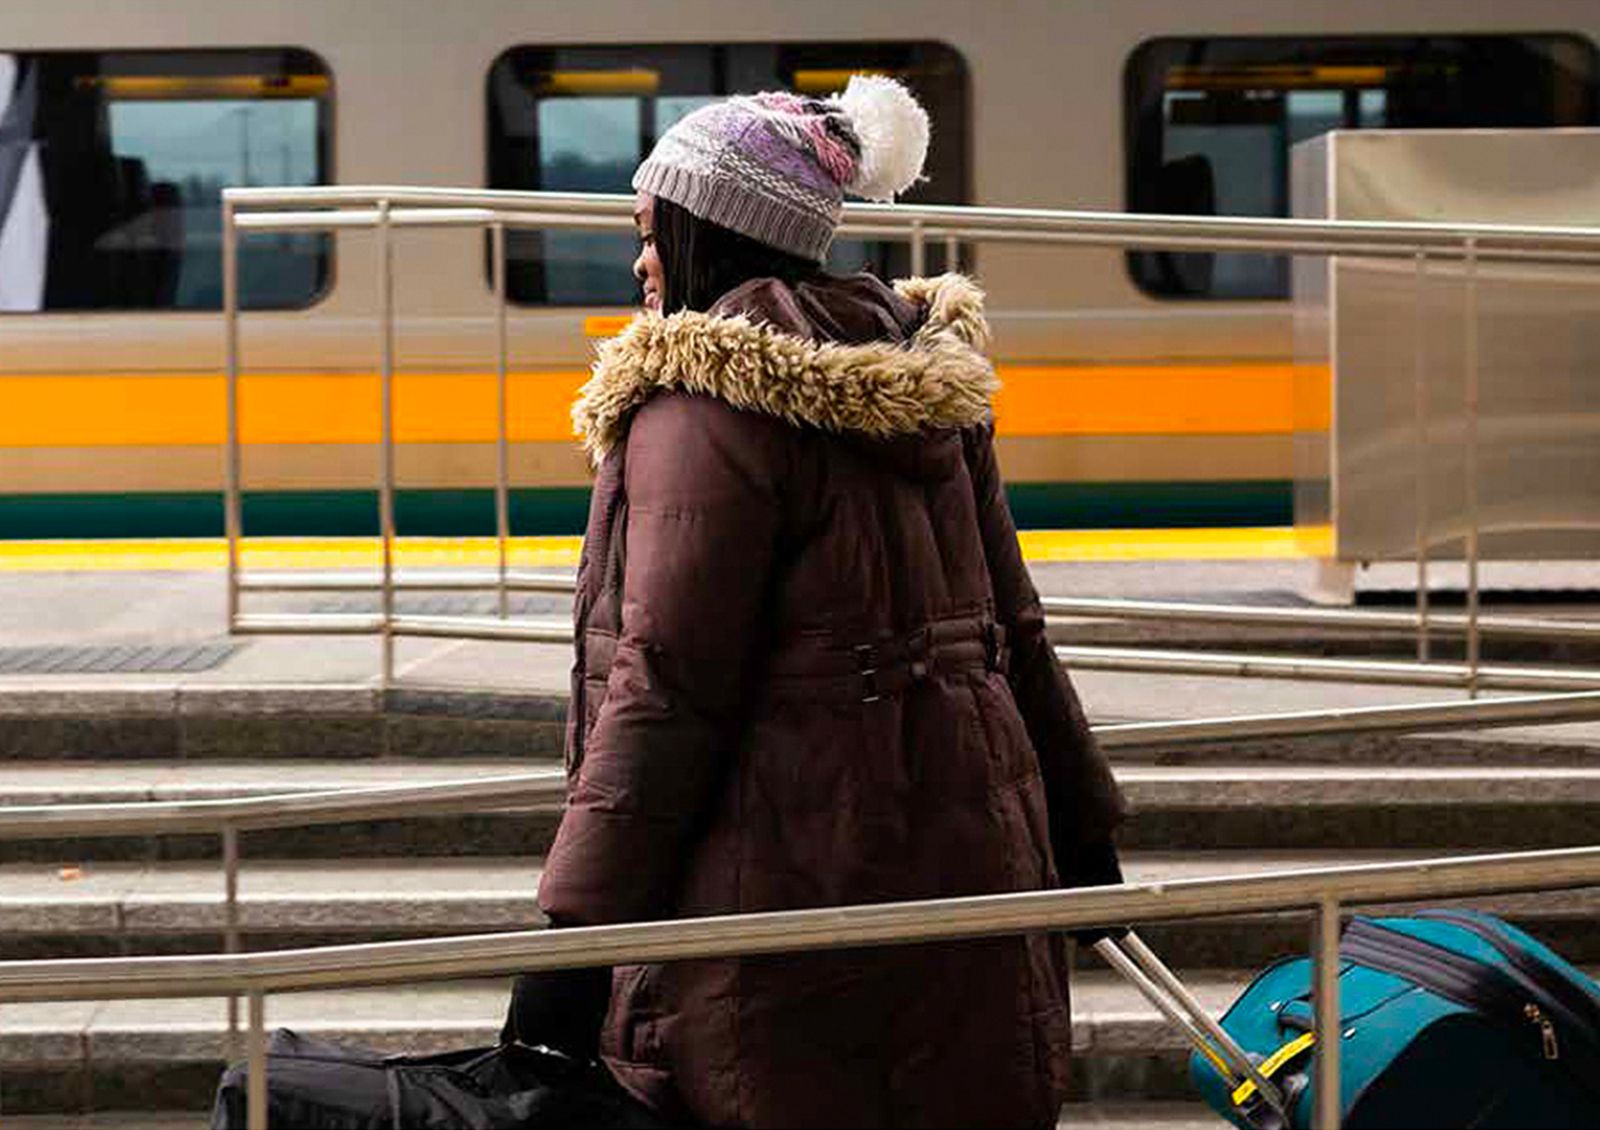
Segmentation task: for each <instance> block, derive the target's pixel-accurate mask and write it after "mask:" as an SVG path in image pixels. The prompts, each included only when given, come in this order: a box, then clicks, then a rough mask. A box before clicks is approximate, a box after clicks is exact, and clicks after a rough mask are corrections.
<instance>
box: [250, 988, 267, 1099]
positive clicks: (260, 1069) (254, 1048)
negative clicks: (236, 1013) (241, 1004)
mask: <svg viewBox="0 0 1600 1130" xmlns="http://www.w3.org/2000/svg"><path fill="white" fill-rule="evenodd" d="M265 1013H266V1002H265V1001H264V1000H263V998H262V993H261V990H259V989H252V990H251V991H250V1054H249V1069H248V1070H249V1074H248V1076H247V1077H246V1080H245V1086H246V1091H245V1104H246V1108H247V1110H248V1119H247V1125H248V1126H249V1128H250V1130H267V1032H266V1016H265Z"/></svg>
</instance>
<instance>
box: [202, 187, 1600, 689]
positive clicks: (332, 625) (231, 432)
mask: <svg viewBox="0 0 1600 1130" xmlns="http://www.w3.org/2000/svg"><path fill="white" fill-rule="evenodd" d="M633 207H634V200H633V198H632V197H630V196H626V195H618V194H598V193H597V194H588V193H551V192H518V191H509V190H494V189H457V188H419V187H410V186H323V187H310V188H292V189H277V188H231V189H226V190H225V191H224V193H223V244H224V248H223V250H224V256H223V258H224V274H225V279H224V321H225V327H226V343H225V344H226V354H227V377H228V397H227V406H228V407H227V411H228V448H229V457H228V460H227V472H228V474H227V505H226V508H225V512H226V517H227V531H228V564H229V569H228V577H229V584H228V613H229V624H230V628H231V629H234V630H238V629H239V628H241V627H246V624H245V623H244V622H243V621H242V620H241V617H240V598H241V595H242V593H243V592H245V591H266V590H267V589H269V588H271V587H272V586H271V585H269V584H267V583H265V582H254V583H252V584H250V585H249V586H244V585H242V584H241V583H240V579H241V569H240V554H239V540H240V536H241V509H242V507H241V502H240V494H239V491H240V457H239V426H238V394H237V383H238V372H239V337H238V315H239V309H238V289H237V280H236V278H235V277H234V276H235V274H236V272H237V240H238V238H239V233H240V232H241V231H263V230H287V229H290V228H293V229H296V230H305V229H318V230H331V229H334V228H341V227H342V228H348V227H359V228H367V227H370V228H374V229H376V230H377V231H378V233H379V242H380V245H381V246H380V249H379V256H378V260H379V263H378V284H379V293H380V296H382V303H381V305H382V318H381V322H382V333H381V344H382V349H381V350H380V353H381V358H382V363H381V366H380V368H381V372H380V377H381V381H380V383H381V385H382V388H383V401H384V410H383V413H382V419H383V428H382V440H381V442H382V446H383V449H384V458H383V461H382V465H383V468H384V471H383V476H382V479H383V481H382V483H381V484H380V492H379V495H380V504H379V510H380V526H381V528H382V530H383V550H384V552H383V558H384V568H383V570H382V573H381V577H380V582H379V585H378V588H379V590H380V592H381V594H382V602H383V612H382V614H381V615H380V616H379V617H376V618H367V619H365V620H362V619H357V618H350V617H346V618H343V619H340V620H338V621H334V620H326V621H323V622H322V623H321V624H320V626H319V625H317V624H310V623H308V622H307V621H306V620H305V619H303V618H300V619H296V618H288V617H286V618H279V619H276V620H262V619H260V618H253V619H252V621H251V622H250V623H249V624H248V630H251V631H257V632H266V631H272V632H303V631H308V630H309V631H318V630H331V631H335V632H346V633H351V632H361V633H368V632H372V631H376V632H378V633H379V634H380V635H381V638H382V641H383V672H382V678H383V681H384V683H385V684H387V683H388V682H389V681H391V680H392V678H393V673H394V672H393V657H394V640H395V637H396V636H397V635H400V634H427V635H445V634H449V633H448V632H447V631H446V630H444V629H442V628H441V626H440V624H439V623H438V622H437V621H436V620H435V621H431V622H428V621H425V622H414V621H405V620H402V621H401V622H399V623H398V624H397V623H396V618H395V615H394V594H395V592H396V588H397V586H396V585H395V583H394V562H393V535H394V514H393V509H394V481H393V458H392V449H393V445H394V434H393V426H392V424H393V393H392V378H393V372H394V349H393V344H394V308H393V303H392V294H393V278H392V275H393V257H392V250H391V243H392V240H393V237H394V232H395V230H396V229H397V228H403V227H409V226H416V225H427V226H440V225H443V226H454V227H465V228H486V229H487V230H488V231H489V232H490V234H491V236H492V247H493V249H494V254H493V256H492V258H493V260H494V262H493V270H492V278H493V280H494V286H493V290H494V301H495V322H496V348H497V366H496V370H497V386H496V387H497V405H498V416H499V425H500V426H499V434H498V437H497V444H498V453H499V458H498V461H497V462H498V468H499V469H498V472H497V481H496V488H495V498H496V537H497V543H498V545H499V557H500V561H499V569H498V575H497V579H496V581H495V582H494V583H493V585H492V586H488V587H492V588H494V589H495V590H496V591H497V592H498V597H499V601H498V603H499V611H500V614H501V616H502V617H504V616H505V615H506V613H507V610H508V603H509V602H508V593H510V592H512V591H517V590H516V588H515V587H514V586H513V583H512V581H511V579H510V570H509V568H508V564H507V558H508V554H507V543H508V541H509V538H510V529H509V506H508V504H507V492H508V489H509V486H508V482H507V473H508V472H507V466H508V460H507V456H506V451H507V444H508V437H507V435H506V427H505V424H506V412H505V406H506V393H507V364H506V362H507V357H506V332H505V328H506V317H507V313H506V305H507V300H506V294H505V286H504V279H505V264H504V255H505V243H506V240H505V232H506V230H507V229H508V228H522V227H530V226H531V227H540V226H559V227H570V226H578V227H598V228H614V227H624V226H627V225H628V224H630V223H631V222H632V221H631V213H632V210H633ZM286 209H287V210H288V211H285V210H286ZM842 220H843V226H842V227H841V232H842V233H843V234H846V235H871V236H879V237H888V238H894V239H907V240H909V242H910V244H911V252H912V270H913V272H914V273H921V272H922V270H923V269H924V266H925V250H926V244H927V241H928V240H929V239H943V240H944V241H945V244H946V247H947V248H949V247H953V246H955V245H956V244H957V243H958V242H959V241H962V240H965V241H969V242H983V241H998V242H1013V243H1036V244H1073V245H1083V246H1106V247H1122V248H1150V247H1157V248H1168V249H1185V250H1196V251H1240V250H1247V251H1272V252H1292V253H1302V254H1347V255H1361V256H1376V257H1385V258H1398V259H1410V260H1412V262H1413V263H1414V264H1415V270H1416V277H1417V281H1418V293H1419V295H1420V293H1421V288H1422V285H1423V283H1424V281H1425V279H1426V277H1427V263H1428V260H1429V259H1430V258H1432V259H1434V260H1459V261H1460V262H1461V263H1462V264H1463V275H1464V279H1465V284H1466V292H1467V301H1466V311H1467V326H1466V342H1465V349H1464V357H1463V370H1464V374H1465V375H1464V380H1463V387H1464V407H1465V410H1466V412H1467V415H1468V429H1467V431H1468V443H1467V452H1466V458H1465V460H1464V470H1465V478H1466V481H1467V491H1466V498H1467V508H1468V514H1467V516H1466V535H1465V546H1466V549H1465V557H1466V561H1467V609H1466V615H1465V616H1464V617H1460V618H1454V617H1451V618H1445V619H1444V620H1443V622H1442V623H1441V624H1440V625H1439V627H1440V628H1442V630H1445V631H1448V632H1451V633H1455V632H1460V633H1461V634H1464V635H1465V637H1466V653H1467V654H1466V662H1465V665H1464V667H1463V668H1462V670H1461V671H1460V673H1459V674H1456V673H1454V672H1452V673H1451V674H1449V675H1448V676H1447V677H1445V678H1444V679H1443V680H1442V681H1445V682H1448V683H1451V684H1459V685H1463V686H1465V687H1466V689H1467V691H1468V693H1469V695H1472V696H1474V697H1475V696H1476V695H1477V693H1478V691H1479V690H1480V689H1482V688H1485V687H1488V686H1491V685H1501V686H1505V685H1508V684H1506V683H1505V682H1504V681H1503V678H1502V677H1501V676H1500V675H1499V674H1496V673H1493V672H1491V673H1489V674H1490V677H1489V678H1487V679H1486V678H1485V677H1484V674H1485V673H1484V672H1483V670H1482V665H1481V662H1480V635H1481V634H1482V631H1483V629H1484V624H1483V619H1484V618H1482V617H1481V616H1480V613H1479V585H1478V558H1479V552H1478V550H1479V544H1478V543H1479V538H1478V533H1479V527H1478V514H1477V491H1476V481H1477V450H1476V422H1475V421H1476V411H1477V391H1476V390H1477V383H1478V381H1477V370H1478V366H1479V363H1480V359H1479V352H1480V351H1479V349H1478V335H1477V324H1476V319H1477V313H1476V311H1477V268H1478V264H1479V263H1481V262H1485V261H1514V262H1539V263H1580V264H1591V265H1592V264H1596V263H1600V228H1595V227H1581V226H1561V227H1552V226H1532V225H1518V224H1475V223H1450V222H1396V221H1352V220H1302V219H1287V218H1282V219H1267V218H1256V217H1235V216H1162V215H1146V214H1128V213H1113V212H1086V211H1051V210H1044V209H1032V208H986V207H970V206H957V205H900V204H896V205H884V204H856V203H852V204H848V205H846V206H845V208H844V211H843V216H842ZM1415 360H1416V365H1415V369H1416V378H1415V379H1416V382H1417V386H1418V396H1417V404H1418V416H1417V421H1416V424H1417V435H1418V442H1419V452H1420V451H1422V450H1424V449H1425V446H1426V443H1427V421H1426V397H1425V396H1424V395H1423V393H1422V381H1423V377H1424V373H1425V365H1424V357H1423V350H1422V348H1421V345H1420V339H1419V344H1418V348H1417V350H1416V358H1415ZM1417 491H1418V500H1419V507H1418V532H1417V571H1418V585H1417V612H1416V615H1415V616H1414V617H1413V620H1412V623H1413V625H1414V630H1415V631H1416V634H1417V652H1418V658H1419V660H1421V661H1423V662H1424V663H1425V662H1426V660H1427V659H1428V657H1429V650H1430V633H1431V632H1432V631H1434V630H1435V626H1434V623H1433V621H1432V620H1431V618H1430V615H1429V609H1428V584H1427V569H1428V550H1429V546H1430V537H1429V535H1428V531H1427V517H1426V492H1425V487H1424V484H1423V481H1422V479H1421V478H1419V480H1418V487H1417ZM287 584H290V585H294V582H292V581H290V582H287ZM407 587H412V586H407ZM414 587H424V586H422V585H417V586H414ZM463 587H465V586H463ZM295 591H304V590H301V589H299V588H298V586H297V587H296V589H295ZM538 591H544V590H538ZM1102 611H1106V610H1104V609H1102ZM1124 611H1127V612H1128V614H1129V615H1131V616H1140V617H1143V618H1151V617H1155V616H1159V615H1162V613H1160V612H1158V611H1153V610H1138V611H1135V610H1131V609H1124ZM1216 615H1217V614H1216V613H1205V614H1203V617H1202V616H1201V615H1200V614H1197V613H1196V612H1195V611H1194V610H1193V609H1187V610H1183V611H1179V610H1173V612H1172V615H1171V618H1173V619H1178V618H1190V619H1194V618H1215V617H1216ZM1256 619H1257V620H1258V621H1265V620H1267V619H1268V618H1267V617H1257V618H1256ZM457 623H458V625H459V626H462V627H470V629H471V630H470V632H469V633H468V634H469V635H470V636H471V637H473V638H480V639H515V638H523V637H520V636H518V635H516V634H515V633H512V632H504V631H500V630H494V629H490V628H488V627H485V626H482V625H477V624H473V625H460V624H459V622H457ZM1351 626H1354V627H1362V626H1364V625H1361V624H1357V623H1352V625H1351ZM1388 627H1389V626H1388V625H1384V628H1385V630H1387V628H1388ZM1489 630H1490V631H1496V632H1505V633H1506V634H1517V635H1530V634H1533V635H1536V634H1538V629H1537V627H1536V626H1535V625H1533V624H1531V623H1529V622H1527V618H1519V619H1518V620H1517V621H1516V622H1515V623H1513V622H1511V618H1504V619H1502V620H1501V621H1500V622H1498V623H1496V624H1495V625H1494V626H1492V627H1491V628H1490V629H1489ZM1553 632H1554V636H1553V637H1552V638H1563V639H1573V638H1589V637H1590V636H1591V635H1593V634H1595V632H1593V631H1591V630H1590V629H1589V628H1588V627H1587V626H1584V625H1581V624H1580V625H1577V626H1573V625H1572V623H1571V622H1563V623H1562V624H1561V625H1560V626H1559V627H1554V628H1553ZM458 634H459V633H458ZM1099 659H1100V665H1101V666H1109V665H1110V664H1111V663H1112V662H1113V661H1114V657H1110V656H1100V657H1099ZM1130 662H1131V666H1130V667H1126V668H1121V669H1134V670H1153V669H1158V668H1157V667H1156V666H1155V665H1156V664H1158V663H1159V662H1160V661H1159V659H1158V658H1157V657H1156V656H1155V655H1153V654H1150V655H1145V656H1142V657H1140V658H1138V659H1137V660H1132V661H1130ZM1168 669H1169V670H1178V669H1180V668H1178V667H1173V668H1168ZM1181 669H1183V670H1188V671H1191V672H1193V671H1195V670H1196V668H1195V666H1194V664H1193V663H1192V662H1189V661H1187V660H1185V662H1184V663H1183V664H1182V666H1181ZM1358 670H1359V669H1357V668H1354V667H1351V668H1346V669H1345V673H1357V672H1358ZM1212 673H1246V674H1270V675H1273V676H1274V677H1296V678H1298V677H1308V678H1326V677H1330V676H1334V675H1335V673H1334V672H1333V671H1332V669H1328V668H1314V667H1313V666H1311V665H1308V664H1290V665H1284V664H1281V663H1280V664H1276V665H1275V664H1273V663H1271V662H1253V663H1248V664H1242V665H1241V664H1230V663H1227V662H1223V663H1220V664H1218V665H1214V666H1213V668H1212ZM1360 674H1361V675H1362V677H1369V676H1370V677H1373V678H1377V679H1380V680H1382V681H1392V677H1393V675H1394V672H1392V671H1384V672H1379V671H1377V670H1375V669H1373V670H1369V671H1365V672H1360ZM1420 681H1422V682H1425V683H1432V684H1437V683H1439V682H1440V681H1441V677H1440V673H1439V672H1438V671H1437V670H1435V671H1432V672H1425V673H1423V677H1422V679H1421V680H1420ZM1509 685H1528V684H1527V683H1526V682H1523V683H1515V684H1509ZM1534 685H1543V686H1550V685H1557V684H1556V683H1553V682H1548V681H1546V682H1539V681H1537V680H1535V684H1534ZM1582 685H1589V684H1586V683H1585V684H1582Z"/></svg>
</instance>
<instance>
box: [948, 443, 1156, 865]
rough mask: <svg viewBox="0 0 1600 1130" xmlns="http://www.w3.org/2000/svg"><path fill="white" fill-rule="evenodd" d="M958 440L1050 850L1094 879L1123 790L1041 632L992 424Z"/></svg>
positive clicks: (1037, 606)
mask: <svg viewBox="0 0 1600 1130" xmlns="http://www.w3.org/2000/svg"><path fill="white" fill-rule="evenodd" d="M965 439H966V446H967V467H968V470H969V471H970V473H971V475H972V485H973V494H974V497H975V499H976V501H977V507H978V524H979V528H980V529H981V531H982V534H983V551H984V557H985V559H986V560H987V562H988V564H989V574H990V580H991V582H992V584H993V586H994V599H995V615H996V617H997V618H998V620H999V621H1000V623H1001V625H1002V626H1003V627H1004V628H1005V630H1006V637H1007V642H1008V644H1009V646H1010V649H1011V667H1010V676H1009V678H1010V683H1011V691H1012V694H1013V696H1015V698H1016V700H1017V708H1018V709H1019V710H1020V711H1021V713H1022V718H1023V722H1024V724H1025V725H1026V726H1027V729H1028V737H1029V739H1030V740H1031V741H1032V742H1033V746H1034V749H1035V751H1037V753H1038V756H1039V768H1040V771H1041V772H1042V774H1043V776H1044V785H1045V800H1046V803H1047V804H1048V806H1049V809H1050V842H1051V848H1052V849H1053V850H1054V852H1055V856H1056V865H1057V867H1058V868H1059V869H1060V872H1061V875H1062V879H1063V881H1065V882H1067V883H1068V884H1069V885H1077V884H1078V883H1080V882H1085V881H1095V880H1096V879H1098V878H1099V876H1098V875H1097V872H1098V871H1099V870H1101V868H1100V866H1099V863H1098V861H1100V860H1101V859H1103V858H1104V856H1105V853H1106V848H1107V845H1108V843H1109V840H1110V837H1111V833H1112V831H1113V830H1115V828H1116V826H1117V825H1118V824H1119V823H1120V822H1121V821H1122V818H1123V815H1124V812H1125V804H1124V801H1123V797H1122V791H1121V790H1120V789H1119V788H1118V787H1117V783H1116V780H1115V778H1113V777H1112V774H1111V766H1110V764H1109V763H1108V762H1107V761H1106V758H1105V755H1104V754H1103V753H1101V751H1100V748H1099V746H1098V745H1096V744H1095V740H1094V736H1093V735H1092V734H1091V733H1090V732H1089V723H1088V720H1087V719H1086V718H1085V717H1084V713H1083V706H1082V705H1081V704H1080V703H1079V701H1078V695H1077V692H1076V691H1074V690H1073V687H1072V680H1071V679H1070V678H1068V676H1067V673H1066V671H1065V670H1063V669H1062V666H1061V664H1060V662H1059V661H1058V660H1057V659H1056V656H1055V649H1054V648H1053V647H1052V646H1051V644H1050V641H1049V640H1048V639H1047V638H1046V636H1045V623H1044V609H1043V607H1042V606H1041V605H1040V603H1039V593H1038V590H1036V589H1035V588H1034V587H1033V580H1032V579H1031V578H1030V577H1029V576H1028V569H1027V566H1026V565H1025V564H1024V562H1023V560H1022V548H1021V546H1020V545H1018V543H1017V530H1016V525H1015V524H1014V522H1013V521H1012V518H1011V508H1010V506H1009V505H1008V504H1007V502H1006V495H1005V489H1004V484H1003V483H1002V481H1001V478H1000V468H999V466H998V464H997V463H996V461H995V456H994V427H993V425H992V424H990V425H985V426H983V427H981V428H973V429H969V430H968V431H967V432H966V434H965ZM1113 859H1114V856H1113ZM1100 881H1104V880H1103V879H1100Z"/></svg>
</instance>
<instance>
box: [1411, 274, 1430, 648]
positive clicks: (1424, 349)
mask: <svg viewBox="0 0 1600 1130" xmlns="http://www.w3.org/2000/svg"><path fill="white" fill-rule="evenodd" d="M1415 263H1416V316H1415V317H1416V331H1415V339H1416V340H1415V341H1414V343H1413V344H1414V345H1415V347H1416V353H1415V356H1414V358H1413V365H1414V369H1413V377H1414V379H1415V383H1416V389H1415V392H1416V409H1417V500H1416V505H1417V662H1418V663H1426V662H1428V658H1429V651H1430V648H1429V640H1428V596H1429V594H1428V367H1427V355H1428V331H1427V324H1428V322H1427V304H1426V291H1425V286H1426V284H1427V277H1428V252H1427V249H1426V248H1423V247H1418V248H1417V254H1416V260H1415Z"/></svg>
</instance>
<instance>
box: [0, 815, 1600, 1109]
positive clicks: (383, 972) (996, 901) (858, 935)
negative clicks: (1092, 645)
mask: <svg viewBox="0 0 1600 1130" xmlns="http://www.w3.org/2000/svg"><path fill="white" fill-rule="evenodd" d="M1596 885H1600V847H1590V848H1572V849H1564V850H1556V851H1538V852H1526V853H1519V854H1509V855H1488V856H1467V857H1457V858H1453V859H1439V860H1428V861H1419V862H1413V863H1402V864H1377V865H1366V866H1352V867H1337V868H1326V869H1319V870H1302V871H1283V872H1269V873H1263V874H1258V875H1250V876H1241V877H1233V878H1208V879H1188V880H1177V881H1172V882H1163V883H1152V884H1137V883H1135V884H1126V885H1123V886H1119V887H1100V888H1081V889H1077V890H1068V891H1037V892H1024V893H1015V894H1000V895H985V896H976V897H967V898H954V899H939V900H930V901H924V902H908V903H885V904H878V905H870V906H846V907H832V908H826V909H817V910H796V911H782V912H774V913H762V914H746V915H734V916H727V917H717V918H700V919H684V920H678V921H668V922H652V923H637V924H628V925H619V926H596V927H586V928H578V929H564V930H556V931H525V932H520V933H508V934H490V935H476V936H469V937H459V938H442V939H426V940H419V941H404V942H380V943H369V944H363V945H347V946H327V947H321V948H317V949H306V950H289V951H278V952H269V953H255V954H209V955H201V956H185V957H138V958H82V959H68V960H55V961H9V962H0V1003H3V1002H7V1001H64V1000H86V999H87V1000H105V999H171V998H192V997H208V996H218V997H230V998H232V997H237V996H245V997H246V998H247V999H248V1001H249V1034H248V1046H247V1059H248V1064H249V1068H248V1071H249V1074H248V1080H249V1082H248V1087H249V1102H248V1108H249V1125H250V1127H251V1128H252V1130H265V1127H266V1125H267V1102H266V1099H267V1095H266V1081H267V1080H266V1076H267V1061H266V1032H265V1001H266V997H267V995H268V994H269V993H282V992H297V991H304V990H309V989H327V988H350V987H356V986H370V985H395V984H410V983H414V982H417V981H430V980H445V979H452V978H462V977H484V976H496V975H506V974H511V973H518V972H530V971H537V970H544V969H568V968H580V967H593V966H605V965H615V964H635V963H652V962H664V961H680V960H685V959H689V958H711V957H735V956H749V955H755V954H774V953H795V952H802V951H809V950H819V949H836V948H841V947H851V946H878V945H890V944H909V943H915V942H931V941H947V940H954V939H961V938H979V937H997V936H1006V935H1016V934H1024V933H1029V932H1033V931H1040V930H1052V931H1062V930H1076V929H1085V928H1089V927H1094V926H1104V925H1108V924H1115V925H1138V924H1141V923H1145V922H1154V921H1171V920H1180V919H1185V918H1202V917H1215V916H1219V915H1230V914H1246V913H1260V912H1265V911H1280V912H1281V911H1310V912H1311V913H1312V915H1313V925H1312V931H1311V937H1312V960H1313V962H1314V969H1315V973H1314V978H1313V985H1314V987H1315V988H1314V992H1313V995H1312V1006H1313V1015H1314V1021H1313V1023H1314V1031H1315V1033H1316V1044H1315V1052H1314V1056H1315V1066H1314V1070H1315V1075H1316V1081H1317V1089H1316V1120H1315V1125H1317V1126H1319V1127H1337V1126H1338V1125H1339V1121H1340V1110H1339V1069H1340V1064H1339V1046H1340V1044H1341V1042H1342V1041H1341V1039H1340V1037H1339V1024H1340V1006H1339V959H1338V939H1339V929H1340V922H1341V913H1342V910H1343V908H1344V907H1347V906H1351V905H1357V904H1371V903H1382V902H1394V901H1402V900H1413V899H1422V898H1427V899H1437V898H1449V897H1460V896H1469V895H1485V894H1503V893H1512V892H1521V891H1551V890H1564V889H1572V888H1578V887H1590V886H1596Z"/></svg>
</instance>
